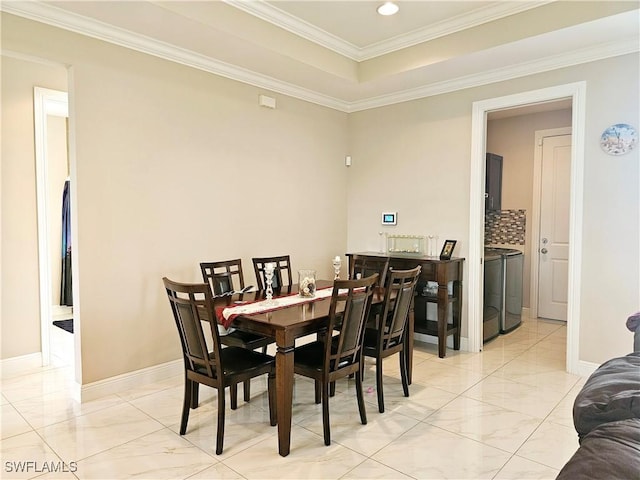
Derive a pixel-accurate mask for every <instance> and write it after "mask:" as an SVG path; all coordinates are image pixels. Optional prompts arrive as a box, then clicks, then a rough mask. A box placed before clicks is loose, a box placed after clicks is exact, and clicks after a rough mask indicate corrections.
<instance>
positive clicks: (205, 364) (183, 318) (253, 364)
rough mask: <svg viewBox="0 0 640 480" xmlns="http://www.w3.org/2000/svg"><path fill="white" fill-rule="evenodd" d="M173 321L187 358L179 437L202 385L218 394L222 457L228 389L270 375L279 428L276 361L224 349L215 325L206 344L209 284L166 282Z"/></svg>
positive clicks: (241, 350)
mask: <svg viewBox="0 0 640 480" xmlns="http://www.w3.org/2000/svg"><path fill="white" fill-rule="evenodd" d="M162 281H163V282H164V286H165V289H166V291H167V296H168V297H169V304H170V305H171V311H172V312H173V318H174V320H175V322H176V327H177V328H178V333H179V335H180V344H181V345H182V353H183V358H184V378H185V382H184V402H183V404H182V419H181V421H180V435H184V434H185V433H186V431H187V422H188V421H189V410H190V409H191V408H197V407H198V390H199V386H200V384H203V385H208V386H209V387H212V388H215V389H216V390H217V391H218V433H217V437H216V454H218V455H219V454H221V453H222V448H223V444H224V414H225V388H226V387H231V386H234V385H237V384H238V383H240V382H244V381H245V380H248V379H251V378H253V377H258V376H260V375H264V374H267V375H268V377H269V378H268V395H269V419H270V423H271V425H272V426H273V425H275V424H276V403H275V400H276V399H275V387H276V386H275V378H276V375H275V361H274V359H273V357H271V356H269V355H265V354H264V353H261V352H255V351H253V350H247V349H246V348H239V347H226V348H222V346H221V344H220V337H219V335H218V329H217V328H216V325H215V324H213V323H210V322H206V323H207V324H208V325H209V326H210V330H211V341H210V342H211V345H209V344H208V343H207V339H206V338H205V335H204V330H203V327H202V323H203V320H202V319H201V313H202V311H203V310H204V311H205V312H206V315H207V317H208V318H215V311H214V307H213V295H212V294H211V289H210V288H209V285H208V284H206V283H202V284H184V283H176V282H173V281H171V280H169V279H168V278H166V277H165V278H163V279H162Z"/></svg>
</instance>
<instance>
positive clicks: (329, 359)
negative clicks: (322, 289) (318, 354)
mask: <svg viewBox="0 0 640 480" xmlns="http://www.w3.org/2000/svg"><path fill="white" fill-rule="evenodd" d="M377 279H378V274H377V273H374V274H373V275H371V276H369V277H366V278H363V279H360V280H336V281H335V282H334V285H333V292H332V295H331V305H330V308H329V328H328V338H327V344H326V346H325V360H324V361H325V365H324V369H325V371H326V372H331V371H335V370H338V369H339V368H340V367H342V366H344V365H346V364H353V363H356V362H358V361H359V360H360V357H361V355H362V341H363V337H364V327H365V323H366V319H367V317H368V315H369V309H370V308H371V300H372V298H373V292H374V289H375V286H376V282H377ZM338 324H339V325H338ZM336 327H339V332H340V333H339V334H338V335H336V336H335V337H332V336H331V335H332V332H333V331H334V330H337V328H336Z"/></svg>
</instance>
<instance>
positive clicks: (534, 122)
mask: <svg viewBox="0 0 640 480" xmlns="http://www.w3.org/2000/svg"><path fill="white" fill-rule="evenodd" d="M570 126H571V110H558V111H554V112H540V113H534V114H529V115H519V116H516V117H509V118H502V119H498V120H491V121H489V122H487V151H488V152H493V153H497V154H498V155H502V157H503V165H502V208H503V209H505V210H517V209H524V210H526V216H527V223H526V233H525V245H517V246H514V248H517V249H518V250H523V251H524V269H523V292H522V305H523V307H530V305H531V300H530V293H531V292H530V288H531V238H532V234H533V228H534V226H533V225H532V224H531V215H532V212H533V160H534V153H535V134H536V131H537V130H548V129H551V128H560V127H570Z"/></svg>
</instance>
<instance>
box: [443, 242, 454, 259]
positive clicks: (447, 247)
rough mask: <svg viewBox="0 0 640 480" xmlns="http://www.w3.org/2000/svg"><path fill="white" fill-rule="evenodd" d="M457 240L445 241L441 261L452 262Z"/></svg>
mask: <svg viewBox="0 0 640 480" xmlns="http://www.w3.org/2000/svg"><path fill="white" fill-rule="evenodd" d="M456 243H457V240H445V241H444V245H443V246H442V251H441V252H440V260H451V256H452V255H453V249H454V248H455V247H456Z"/></svg>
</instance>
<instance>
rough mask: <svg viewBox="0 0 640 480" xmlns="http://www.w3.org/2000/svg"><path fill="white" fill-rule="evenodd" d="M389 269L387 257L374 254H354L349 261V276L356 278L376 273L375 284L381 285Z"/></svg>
mask: <svg viewBox="0 0 640 480" xmlns="http://www.w3.org/2000/svg"><path fill="white" fill-rule="evenodd" d="M387 270H389V257H378V256H375V255H362V254H354V255H352V256H351V260H350V262H349V278H350V279H352V280H353V279H357V278H364V277H369V276H371V275H373V274H374V273H377V274H378V282H377V286H379V287H381V286H383V285H384V282H385V280H386V278H387Z"/></svg>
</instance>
